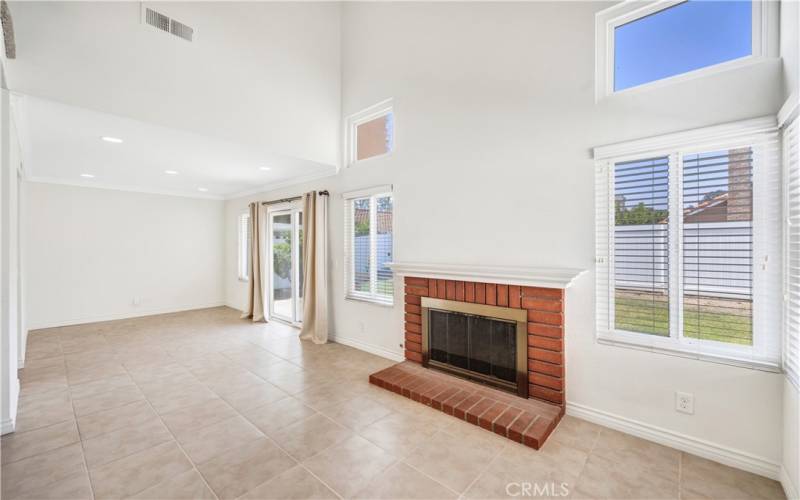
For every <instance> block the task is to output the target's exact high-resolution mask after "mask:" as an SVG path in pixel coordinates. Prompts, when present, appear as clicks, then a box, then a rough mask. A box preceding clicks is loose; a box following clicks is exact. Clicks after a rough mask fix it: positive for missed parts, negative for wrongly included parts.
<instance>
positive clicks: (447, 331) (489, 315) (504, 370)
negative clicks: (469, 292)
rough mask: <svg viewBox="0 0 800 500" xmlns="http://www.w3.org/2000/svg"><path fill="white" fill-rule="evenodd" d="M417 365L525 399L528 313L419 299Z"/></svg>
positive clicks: (497, 307)
mask: <svg viewBox="0 0 800 500" xmlns="http://www.w3.org/2000/svg"><path fill="white" fill-rule="evenodd" d="M421 309H422V311H421V312H422V364H423V366H426V367H429V368H435V369H437V370H441V371H445V372H448V373H450V374H453V375H456V376H460V377H464V378H468V379H470V380H473V381H475V382H480V383H483V384H486V385H490V386H493V387H496V388H499V389H503V390H506V391H509V392H512V393H514V394H517V395H518V396H520V397H523V398H527V397H528V365H527V360H528V353H527V320H528V318H527V313H526V311H525V310H522V309H512V308H508V307H499V306H491V305H486V304H474V303H467V302H458V301H452V300H444V299H435V298H431V297H422V300H421Z"/></svg>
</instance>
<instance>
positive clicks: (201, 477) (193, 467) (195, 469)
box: [109, 363, 219, 499]
mask: <svg viewBox="0 0 800 500" xmlns="http://www.w3.org/2000/svg"><path fill="white" fill-rule="evenodd" d="M120 365H121V366H122V369H123V370H125V373H127V374H128V376H129V377H130V378H131V380H133V383H134V384H135V385H136V388H137V389H138V390H139V392H141V393H142V395H143V396H144V400H145V401H146V402H147V406H149V407H150V409H151V410H153V413H154V414H155V415H156V418H158V421H159V422H161V425H163V426H164V428H165V429H167V432H169V435H170V436H172V440H173V442H174V443H175V445H176V446H177V447H178V449H179V450H181V453H183V456H184V457H186V460H188V461H189V463H190V464H192V469H193V470H194V471H195V472H197V475H198V476H200V479H201V480H202V481H203V484H205V486H206V488H208V491H210V492H211V494H212V495H214V498H217V499H219V496H217V493H216V492H215V491H214V489H213V488H211V485H210V484H208V481H206V478H205V476H203V474H202V473H201V472H200V470H199V469H198V468H197V464H195V463H194V461H193V460H192V459H191V458H190V457H189V455H188V454H187V453H186V450H184V449H183V446H181V444H180V443H179V442H178V438H176V437H175V434H173V433H172V429H170V428H169V426H168V425H167V424H166V423H164V419H162V418H161V414H159V413H158V412H157V411H156V409H155V408H154V407H153V404H152V403H150V400H149V399H147V395H146V394H145V393H144V391H142V388H141V387H140V386H139V383H138V382H136V380H134V378H133V377H132V376H131V373H130V371H129V370H128V367H127V366H125V364H124V363H120ZM192 376H193V377H194V374H192ZM195 378H196V377H195ZM160 444H162V443H159V444H158V445H156V446H159V445H160ZM152 448H155V446H151V447H150V448H148V449H152ZM140 451H143V450H140ZM137 453H138V452H137ZM134 454H135V453H132V454H131V455H134ZM131 455H128V456H131ZM112 462H114V461H112ZM112 462H109V463H112ZM178 475H180V474H176V475H175V476H171V477H169V478H166V479H164V480H163V481H159V482H157V483H156V484H153V485H150V486H147V487H145V488H143V489H141V490H139V491H137V492H135V493H133V494H131V495H128V496H129V497H131V496H133V495H136V494H138V493H141V492H142V491H145V490H147V489H148V488H152V487H153V486H157V485H159V484H161V483H163V482H164V481H167V480H168V479H172V478H173V477H176V476H178Z"/></svg>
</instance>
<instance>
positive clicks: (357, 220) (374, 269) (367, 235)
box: [345, 192, 394, 304]
mask: <svg viewBox="0 0 800 500" xmlns="http://www.w3.org/2000/svg"><path fill="white" fill-rule="evenodd" d="M393 215H394V203H393V199H392V194H391V193H387V192H380V193H376V194H364V193H362V194H359V195H356V196H353V197H347V196H346V197H345V242H346V243H345V245H346V247H345V259H346V262H345V269H346V275H345V283H346V285H347V290H346V293H347V296H348V297H350V298H356V299H363V300H370V301H374V302H381V303H389V304H390V303H392V301H393V296H394V279H393V274H392V270H391V268H389V266H388V264H389V263H390V262H392V257H393V255H392V252H393V248H394V244H393V222H394V221H393Z"/></svg>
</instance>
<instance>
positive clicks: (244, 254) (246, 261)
mask: <svg viewBox="0 0 800 500" xmlns="http://www.w3.org/2000/svg"><path fill="white" fill-rule="evenodd" d="M238 254H239V279H240V280H242V281H247V280H248V279H249V278H250V214H249V213H244V214H241V215H239V253H238Z"/></svg>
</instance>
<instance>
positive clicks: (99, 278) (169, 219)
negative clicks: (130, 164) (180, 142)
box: [25, 182, 224, 330]
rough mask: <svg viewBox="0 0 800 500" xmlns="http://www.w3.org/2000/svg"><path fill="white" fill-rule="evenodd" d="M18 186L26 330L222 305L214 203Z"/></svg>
mask: <svg viewBox="0 0 800 500" xmlns="http://www.w3.org/2000/svg"><path fill="white" fill-rule="evenodd" d="M25 187H26V192H25V195H26V211H27V234H26V240H27V252H26V253H27V254H26V258H27V263H26V269H27V283H26V287H27V290H28V297H27V299H28V324H29V328H30V329H32V330H33V329H37V328H44V327H49V326H61V325H66V324H75V323H86V322H92V321H101V320H106V319H114V318H120V317H129V316H137V315H144V314H155V313H159V312H167V311H177V310H182V309H194V308H201V307H210V306H215V305H220V304H222V303H223V302H224V299H223V290H224V288H223V280H222V265H223V255H224V249H223V246H222V241H223V232H224V229H223V202H221V201H214V200H202V199H194V198H181V197H175V196H163V195H155V194H142V193H132V192H124V191H113V190H107V189H92V188H83V187H74V186H64V185H56V184H45V183H31V182H29V183H26V185H25ZM134 298H138V299H139V300H140V303H139V304H138V305H134V304H133V300H134Z"/></svg>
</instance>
